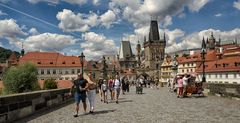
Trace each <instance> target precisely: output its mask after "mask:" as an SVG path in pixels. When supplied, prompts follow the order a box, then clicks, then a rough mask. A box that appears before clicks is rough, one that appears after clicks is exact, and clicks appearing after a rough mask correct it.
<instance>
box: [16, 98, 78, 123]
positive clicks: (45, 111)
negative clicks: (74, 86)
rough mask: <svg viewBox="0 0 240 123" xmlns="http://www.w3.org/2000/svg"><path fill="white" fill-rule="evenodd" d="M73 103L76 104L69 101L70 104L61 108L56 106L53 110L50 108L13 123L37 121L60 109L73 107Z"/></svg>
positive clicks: (67, 103)
mask: <svg viewBox="0 0 240 123" xmlns="http://www.w3.org/2000/svg"><path fill="white" fill-rule="evenodd" d="M73 103H74V100H71V101H68V102H66V103H64V104H62V105H61V106H54V107H51V108H48V109H43V110H40V111H38V112H36V113H34V114H32V115H29V116H26V117H25V118H22V119H19V120H17V121H13V123H26V122H28V121H31V120H33V119H36V118H38V117H41V116H42V115H45V114H48V113H51V112H53V111H56V110H58V109H60V108H63V107H65V106H68V105H71V104H73Z"/></svg>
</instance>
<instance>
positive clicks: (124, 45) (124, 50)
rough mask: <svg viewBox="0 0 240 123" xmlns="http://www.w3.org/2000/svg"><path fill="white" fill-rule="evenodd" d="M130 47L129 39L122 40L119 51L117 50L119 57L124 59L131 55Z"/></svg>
mask: <svg viewBox="0 0 240 123" xmlns="http://www.w3.org/2000/svg"><path fill="white" fill-rule="evenodd" d="M132 56H133V53H132V48H131V45H130V42H129V41H122V42H121V47H120V52H119V58H120V59H126V58H127V57H132Z"/></svg>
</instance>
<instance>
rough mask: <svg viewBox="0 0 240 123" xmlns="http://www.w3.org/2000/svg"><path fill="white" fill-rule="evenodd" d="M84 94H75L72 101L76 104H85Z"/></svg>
mask: <svg viewBox="0 0 240 123" xmlns="http://www.w3.org/2000/svg"><path fill="white" fill-rule="evenodd" d="M86 97H87V96H86V94H80V93H75V94H74V99H75V102H76V103H80V101H81V100H82V102H83V103H84V102H86Z"/></svg>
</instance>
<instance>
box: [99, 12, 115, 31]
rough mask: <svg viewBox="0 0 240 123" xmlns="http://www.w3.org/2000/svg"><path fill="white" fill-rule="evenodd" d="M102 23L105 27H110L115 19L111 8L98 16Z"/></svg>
mask: <svg viewBox="0 0 240 123" xmlns="http://www.w3.org/2000/svg"><path fill="white" fill-rule="evenodd" d="M100 20H101V22H102V25H103V26H105V27H106V28H110V26H111V25H112V24H113V22H114V21H116V15H115V13H114V12H113V11H112V10H108V11H107V12H106V13H104V14H102V15H101V16H100Z"/></svg>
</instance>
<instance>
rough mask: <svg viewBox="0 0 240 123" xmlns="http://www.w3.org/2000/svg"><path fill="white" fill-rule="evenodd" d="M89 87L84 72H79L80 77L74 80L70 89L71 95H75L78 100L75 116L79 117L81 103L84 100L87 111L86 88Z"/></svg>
mask: <svg viewBox="0 0 240 123" xmlns="http://www.w3.org/2000/svg"><path fill="white" fill-rule="evenodd" d="M87 88H88V82H87V80H86V79H84V78H83V74H82V73H78V78H77V79H76V80H74V81H73V86H72V88H71V89H70V93H69V95H70V96H71V95H74V99H75V102H76V114H75V115H73V116H74V117H78V113H79V103H80V101H82V103H83V109H84V112H85V113H86V109H87V104H86V97H87V95H86V90H87Z"/></svg>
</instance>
